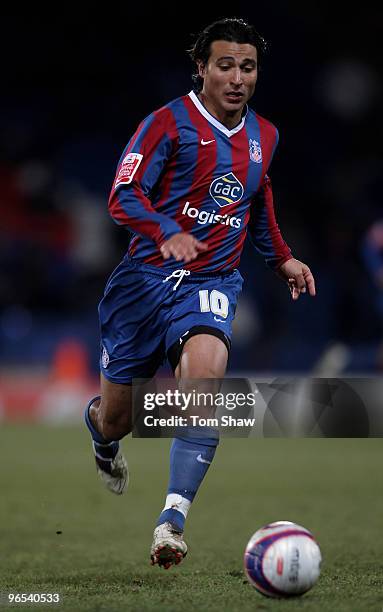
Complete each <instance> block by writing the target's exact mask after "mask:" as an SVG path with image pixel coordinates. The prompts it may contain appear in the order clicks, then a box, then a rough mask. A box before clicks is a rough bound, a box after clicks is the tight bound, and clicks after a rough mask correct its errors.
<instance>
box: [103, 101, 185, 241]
mask: <svg viewBox="0 0 383 612" xmlns="http://www.w3.org/2000/svg"><path fill="white" fill-rule="evenodd" d="M175 146H176V133H175V132H174V130H173V126H172V123H171V118H170V111H168V110H167V109H166V108H165V109H161V110H159V111H156V112H154V113H152V114H151V115H149V117H147V118H146V119H145V120H144V121H142V123H141V124H140V125H139V127H138V129H137V131H136V132H135V134H134V135H133V137H132V138H131V139H130V141H129V143H128V145H127V147H126V149H125V151H124V153H123V154H122V156H121V159H120V162H119V164H118V167H117V172H116V177H115V180H114V182H113V187H112V191H111V194H110V197H109V212H110V215H111V217H112V218H113V220H114V221H115V222H116V223H118V224H119V225H125V226H127V227H128V228H129V229H130V230H131V231H133V232H134V233H136V234H139V235H140V236H143V237H145V238H150V239H151V240H153V242H155V243H156V244H157V246H158V247H159V248H160V247H161V246H162V244H163V243H164V242H166V241H167V240H168V239H169V238H171V237H172V236H174V235H175V234H178V233H181V232H182V228H181V227H180V226H179V225H178V223H177V222H176V221H175V220H174V219H171V218H170V217H168V216H167V215H164V214H161V213H158V212H156V211H155V209H154V208H153V206H152V203H151V199H150V198H151V193H152V190H153V188H154V187H155V186H156V184H157V182H158V181H159V179H160V176H161V173H162V172H163V170H164V167H165V165H166V163H167V162H168V160H169V159H170V157H171V155H172V153H173V151H174V148H175Z"/></svg>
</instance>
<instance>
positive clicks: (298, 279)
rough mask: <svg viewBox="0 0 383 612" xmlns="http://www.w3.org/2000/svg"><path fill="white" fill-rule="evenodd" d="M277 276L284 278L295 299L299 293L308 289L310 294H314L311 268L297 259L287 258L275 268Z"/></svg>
mask: <svg viewBox="0 0 383 612" xmlns="http://www.w3.org/2000/svg"><path fill="white" fill-rule="evenodd" d="M277 274H278V276H280V278H282V279H283V280H285V281H286V282H287V284H288V286H289V289H290V293H291V297H292V298H293V300H297V299H298V298H299V296H300V294H301V293H306V290H308V292H309V294H310V295H311V296H313V297H314V296H315V295H316V292H315V281H314V277H313V275H312V274H311V270H310V268H309V267H308V266H306V264H304V263H302V262H301V261H298V259H289V260H288V261H285V263H284V264H282V265H281V266H280V268H278V270H277Z"/></svg>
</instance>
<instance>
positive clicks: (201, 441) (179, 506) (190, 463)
mask: <svg viewBox="0 0 383 612" xmlns="http://www.w3.org/2000/svg"><path fill="white" fill-rule="evenodd" d="M204 429H205V431H204V434H202V435H201V437H194V436H193V437H185V438H182V437H179V438H175V439H174V440H173V444H172V447H171V450H170V480H169V487H168V494H167V497H166V502H165V507H164V509H163V511H162V512H161V514H160V517H159V519H158V521H157V525H161V524H162V523H164V522H165V521H168V522H169V523H172V525H174V526H175V527H176V528H177V529H179V530H180V531H183V529H184V524H185V519H186V516H187V513H188V511H189V508H190V506H191V503H192V501H193V499H194V497H195V495H196V493H197V491H198V489H199V486H200V484H201V482H202V480H203V479H204V476H205V474H206V472H207V470H208V469H209V466H210V464H211V463H212V461H213V458H214V455H215V451H216V448H217V445H218V442H219V440H218V433H217V432H216V431H214V430H209V432H207V430H206V428H204ZM195 435H198V434H195ZM204 435H205V436H206V437H204ZM208 436H209V437H208Z"/></svg>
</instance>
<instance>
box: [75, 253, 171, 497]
mask: <svg viewBox="0 0 383 612" xmlns="http://www.w3.org/2000/svg"><path fill="white" fill-rule="evenodd" d="M167 293H168V295H170V298H171V299H174V298H173V295H172V294H171V288H170V287H168V288H167ZM168 299H169V297H168ZM166 306H167V297H166V295H165V296H164V289H163V286H162V283H161V282H159V279H158V277H157V276H154V277H153V276H151V275H150V274H147V273H144V271H143V270H142V269H141V268H140V266H138V265H135V264H134V263H132V262H129V261H125V260H123V261H122V262H121V264H120V265H119V266H117V268H116V269H115V270H114V272H113V273H112V275H111V277H110V279H109V280H108V283H107V285H106V289H105V292H104V296H103V298H102V300H101V302H100V305H99V316H100V329H101V343H102V352H101V356H100V357H101V358H100V371H101V396H100V397H96V398H93V400H91V402H89V405H88V406H87V408H86V410H85V421H86V424H87V426H88V429H89V431H90V433H91V435H92V440H93V448H94V454H95V460H96V466H97V471H98V473H99V475H100V476H101V478H102V480H103V481H104V483H105V484H106V485H107V487H108V488H109V489H110V490H111V491H113V492H114V493H117V494H121V493H123V491H124V490H125V488H126V485H127V482H128V475H127V465H126V461H125V459H124V457H123V456H122V454H121V451H120V448H119V440H121V438H123V437H124V436H125V435H127V434H128V433H130V431H131V429H132V414H131V411H132V409H131V404H132V399H131V393H132V390H131V382H132V379H133V378H151V377H152V376H153V375H154V373H155V372H156V370H157V369H158V366H159V365H160V363H161V362H162V360H163V358H164V355H165V353H164V340H163V337H164V335H165V333H166V329H167V321H166V311H167V309H166Z"/></svg>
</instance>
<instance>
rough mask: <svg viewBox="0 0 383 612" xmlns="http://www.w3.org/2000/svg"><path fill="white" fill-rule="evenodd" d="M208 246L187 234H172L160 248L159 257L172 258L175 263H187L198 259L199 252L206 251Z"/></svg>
mask: <svg viewBox="0 0 383 612" xmlns="http://www.w3.org/2000/svg"><path fill="white" fill-rule="evenodd" d="M207 248H208V245H207V243H206V242H201V241H200V240H197V239H196V238H194V236H192V235H191V234H188V233H187V232H181V233H179V234H174V236H172V237H171V238H169V240H166V241H165V242H164V243H163V245H162V246H161V247H160V251H161V255H162V257H163V258H164V259H169V257H172V256H173V257H174V259H176V260H177V261H184V262H185V263H188V262H189V261H193V259H196V258H197V257H198V254H199V253H200V252H201V251H206V249H207Z"/></svg>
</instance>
